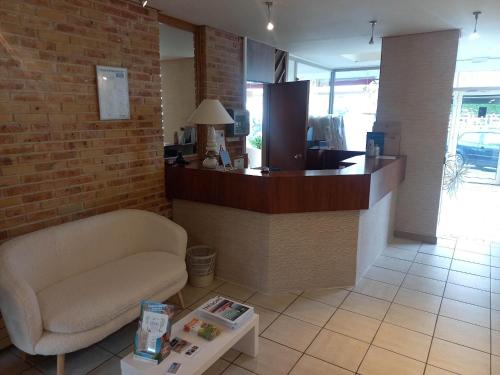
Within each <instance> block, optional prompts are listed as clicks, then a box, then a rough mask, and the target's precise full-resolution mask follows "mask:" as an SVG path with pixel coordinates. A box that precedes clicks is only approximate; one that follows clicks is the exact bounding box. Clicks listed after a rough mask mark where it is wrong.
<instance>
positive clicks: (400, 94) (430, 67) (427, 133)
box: [377, 30, 459, 241]
mask: <svg viewBox="0 0 500 375" xmlns="http://www.w3.org/2000/svg"><path fill="white" fill-rule="evenodd" d="M458 39H459V31H458V30H448V31H440V32H432V33H424V34H414V35H405V36H398V37H388V38H384V39H383V44H382V62H381V70H380V89H379V99H378V111H377V122H381V123H383V122H398V123H399V126H400V131H401V154H403V155H407V156H408V159H407V169H406V179H405V181H404V183H403V184H402V185H401V187H400V189H399V194H398V202H397V207H396V222H395V230H396V234H399V235H403V236H406V237H412V236H413V237H414V238H419V239H422V240H428V241H433V240H435V237H436V229H437V221H438V213H439V201H440V193H441V179H442V173H443V160H444V157H445V146H446V135H447V130H448V119H449V115H450V108H451V100H452V90H453V77H454V73H455V65H456V58H457V48H458Z"/></svg>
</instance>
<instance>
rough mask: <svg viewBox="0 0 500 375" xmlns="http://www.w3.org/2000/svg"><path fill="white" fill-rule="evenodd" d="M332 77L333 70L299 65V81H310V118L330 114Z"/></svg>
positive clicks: (300, 63) (297, 75)
mask: <svg viewBox="0 0 500 375" xmlns="http://www.w3.org/2000/svg"><path fill="white" fill-rule="evenodd" d="M331 76H332V72H331V70H328V69H323V68H319V67H316V66H313V65H308V64H305V63H302V62H298V63H297V72H296V77H297V79H298V80H299V81H306V80H309V81H310V90H309V116H325V115H328V114H329V113H330V91H331V86H330V81H331Z"/></svg>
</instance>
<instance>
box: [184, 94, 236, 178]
mask: <svg viewBox="0 0 500 375" xmlns="http://www.w3.org/2000/svg"><path fill="white" fill-rule="evenodd" d="M188 122H190V123H192V124H197V125H209V127H208V131H207V147H206V149H207V151H206V158H205V160H203V167H205V168H209V169H215V168H217V166H218V165H219V162H218V160H217V155H218V153H219V150H218V149H217V142H216V140H215V129H214V127H213V125H225V124H233V123H234V120H233V119H232V118H231V116H229V113H227V111H226V109H225V108H224V107H223V106H222V104H221V102H220V101H218V100H217V99H205V100H203V101H202V102H201V104H200V105H199V106H198V108H196V109H195V111H194V112H193V113H192V114H191V116H190V117H189V119H188Z"/></svg>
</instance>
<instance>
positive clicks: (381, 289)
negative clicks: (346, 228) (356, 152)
mask: <svg viewBox="0 0 500 375" xmlns="http://www.w3.org/2000/svg"><path fill="white" fill-rule="evenodd" d="M498 266H500V243H487V242H484V241H473V240H459V241H458V242H457V241H455V240H452V239H441V240H440V241H439V243H438V245H435V246H433V245H422V244H419V243H416V242H410V241H404V240H395V241H394V243H392V244H391V245H390V246H388V247H387V249H386V250H385V251H384V252H383V254H382V255H381V256H380V258H379V259H377V261H376V263H375V265H374V266H372V268H371V269H370V270H369V271H368V272H367V273H366V275H365V277H364V278H362V279H361V280H360V281H359V282H358V284H357V285H356V286H354V287H352V288H348V289H328V290H313V291H304V292H302V293H283V294H278V295H271V296H270V295H265V294H262V293H258V292H255V291H253V290H251V289H249V288H245V287H241V286H237V285H233V284H230V283H225V282H222V281H219V280H217V281H215V282H214V283H213V284H212V285H211V286H210V287H208V288H193V287H191V286H186V288H185V289H184V298H185V300H186V303H187V305H188V308H187V309H186V310H184V311H181V312H180V313H179V315H178V316H177V317H176V318H177V319H179V318H181V317H182V316H184V315H185V314H187V313H189V312H190V311H191V310H193V309H195V308H196V307H197V306H198V305H199V304H200V303H202V302H203V301H205V300H206V299H208V298H210V297H212V296H215V295H217V294H221V295H225V296H229V297H232V298H234V299H237V300H241V301H246V302H247V303H249V304H252V305H254V306H255V307H256V311H257V312H258V313H259V315H260V331H261V332H260V333H261V334H260V354H259V356H258V357H257V358H250V357H248V356H246V355H244V354H241V353H238V352H236V351H234V350H231V351H229V352H228V353H226V354H225V355H224V356H223V357H222V358H221V359H219V360H218V361H217V362H216V363H215V364H214V365H213V366H212V367H211V368H210V369H209V370H208V371H207V372H206V374H208V375H218V374H224V375H244V374H250V375H251V374H261V375H268V374H277V375H279V374H291V375H311V374H312V375H314V374H318V375H348V374H363V375H392V374H394V375H405V374H425V375H446V374H464V375H483V374H488V375H495V374H498V375H500V268H497V267H498ZM497 293H499V294H497ZM173 302H175V301H173ZM135 328H136V323H131V324H129V325H128V326H126V327H124V328H123V329H121V330H120V331H118V332H117V333H115V334H113V335H111V336H109V337H108V338H106V339H105V340H103V341H102V342H100V343H98V344H96V345H94V346H92V347H90V348H87V349H85V350H81V351H79V352H76V353H72V354H70V355H69V356H68V358H67V372H68V374H92V375H96V374H106V375H115V374H119V373H120V370H119V364H120V358H122V357H123V356H125V355H126V354H127V353H129V352H130V351H131V345H130V344H131V342H132V337H133V335H134V331H135ZM54 373H55V359H54V358H51V357H48V358H46V357H38V356H34V357H29V358H28V360H27V361H26V362H24V361H23V360H22V359H21V356H20V353H19V352H18V351H17V350H16V349H13V348H10V349H7V350H3V351H1V352H0V374H27V375H29V374H54Z"/></svg>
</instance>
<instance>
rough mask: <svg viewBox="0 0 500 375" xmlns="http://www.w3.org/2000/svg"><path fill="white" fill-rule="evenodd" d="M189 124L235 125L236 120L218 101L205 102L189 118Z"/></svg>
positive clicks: (206, 100)
mask: <svg viewBox="0 0 500 375" xmlns="http://www.w3.org/2000/svg"><path fill="white" fill-rule="evenodd" d="M188 122H190V123H192V124H202V125H225V124H234V120H233V119H232V118H231V116H229V113H227V111H226V109H225V108H224V107H223V106H222V104H221V102H220V101H218V100H217V99H205V100H203V101H202V102H201V104H200V105H199V106H198V108H196V109H195V111H194V112H193V113H192V114H191V116H189V118H188Z"/></svg>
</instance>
